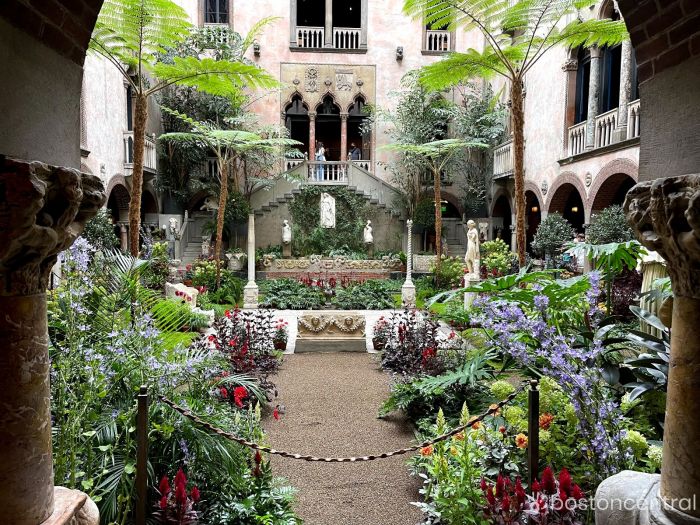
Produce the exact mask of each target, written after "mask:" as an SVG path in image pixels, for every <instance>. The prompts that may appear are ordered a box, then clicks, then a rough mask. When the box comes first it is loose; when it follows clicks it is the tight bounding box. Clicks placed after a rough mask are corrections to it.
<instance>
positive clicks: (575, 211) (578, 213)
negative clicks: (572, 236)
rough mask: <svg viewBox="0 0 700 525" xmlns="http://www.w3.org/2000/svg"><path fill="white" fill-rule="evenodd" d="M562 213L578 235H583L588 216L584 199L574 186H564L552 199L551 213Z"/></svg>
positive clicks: (567, 184)
mask: <svg viewBox="0 0 700 525" xmlns="http://www.w3.org/2000/svg"><path fill="white" fill-rule="evenodd" d="M554 212H557V213H560V214H561V215H562V216H563V217H564V218H565V219H566V220H567V221H569V224H571V226H573V227H574V229H575V230H576V232H577V233H583V225H584V223H585V222H586V215H585V212H584V207H583V198H582V197H581V194H580V193H579V192H578V190H577V189H576V187H575V186H574V185H573V184H569V183H568V182H567V183H566V184H562V185H561V186H560V187H559V188H558V189H557V191H556V192H555V193H554V196H553V197H552V202H551V203H550V205H549V213H554Z"/></svg>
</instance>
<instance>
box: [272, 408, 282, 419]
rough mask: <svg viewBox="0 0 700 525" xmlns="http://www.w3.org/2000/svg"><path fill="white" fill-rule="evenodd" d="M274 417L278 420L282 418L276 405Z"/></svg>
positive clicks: (273, 412)
mask: <svg viewBox="0 0 700 525" xmlns="http://www.w3.org/2000/svg"><path fill="white" fill-rule="evenodd" d="M272 417H274V418H275V420H277V421H279V420H280V411H279V409H278V408H277V407H275V409H274V410H273V411H272Z"/></svg>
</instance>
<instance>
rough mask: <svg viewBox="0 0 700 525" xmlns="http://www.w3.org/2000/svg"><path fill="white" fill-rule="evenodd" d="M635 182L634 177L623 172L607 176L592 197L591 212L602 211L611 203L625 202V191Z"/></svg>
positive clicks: (620, 203)
mask: <svg viewBox="0 0 700 525" xmlns="http://www.w3.org/2000/svg"><path fill="white" fill-rule="evenodd" d="M635 184H636V183H635V181H634V179H633V178H632V177H630V176H629V175H627V174H625V173H616V174H614V175H612V176H611V177H608V178H607V179H605V182H603V184H602V186H601V187H600V189H599V190H598V191H597V192H596V194H595V196H594V198H593V205H592V206H591V211H592V212H593V213H595V212H598V211H602V210H604V209H605V208H607V207H609V206H612V205H613V204H618V205H620V206H622V204H624V202H625V196H626V195H627V192H628V191H630V190H631V189H632V186H634V185H635Z"/></svg>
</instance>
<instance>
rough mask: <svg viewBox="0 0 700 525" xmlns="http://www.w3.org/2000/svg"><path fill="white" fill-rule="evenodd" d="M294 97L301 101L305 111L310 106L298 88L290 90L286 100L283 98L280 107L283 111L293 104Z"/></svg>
mask: <svg viewBox="0 0 700 525" xmlns="http://www.w3.org/2000/svg"><path fill="white" fill-rule="evenodd" d="M296 99H298V100H300V101H301V105H302V106H303V108H304V109H305V110H306V111H307V112H308V111H309V107H310V106H309V103H308V102H307V101H306V99H305V98H304V94H303V93H302V92H301V91H299V90H298V89H295V90H294V91H292V92H291V93H290V94H289V96H288V97H287V100H285V101H284V102H283V103H282V107H283V108H284V111H285V113H286V112H287V111H288V110H289V107H290V106H292V105H293V104H294V101H295V100H296Z"/></svg>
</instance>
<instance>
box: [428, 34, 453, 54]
mask: <svg viewBox="0 0 700 525" xmlns="http://www.w3.org/2000/svg"><path fill="white" fill-rule="evenodd" d="M451 40H452V35H451V33H450V32H449V31H445V30H442V29H441V30H434V29H428V30H427V31H426V32H425V44H424V48H423V50H424V51H449V50H450V44H451Z"/></svg>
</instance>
